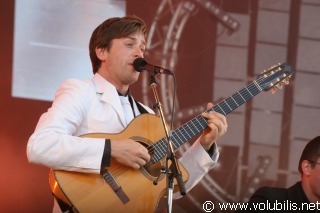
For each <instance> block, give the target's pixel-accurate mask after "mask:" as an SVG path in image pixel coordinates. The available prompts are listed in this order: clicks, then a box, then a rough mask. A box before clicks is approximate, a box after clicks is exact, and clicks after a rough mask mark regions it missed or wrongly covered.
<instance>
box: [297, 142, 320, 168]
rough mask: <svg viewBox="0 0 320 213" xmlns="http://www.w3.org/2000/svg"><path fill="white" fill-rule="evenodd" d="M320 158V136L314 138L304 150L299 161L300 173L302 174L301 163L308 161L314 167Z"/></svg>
mask: <svg viewBox="0 0 320 213" xmlns="http://www.w3.org/2000/svg"><path fill="white" fill-rule="evenodd" d="M319 158H320V136H317V137H315V138H313V139H312V140H311V141H309V142H308V144H307V145H306V147H305V148H304V150H303V152H302V154H301V157H300V160H299V172H300V173H301V174H302V169H301V163H302V161H304V160H307V161H309V162H310V163H311V165H312V166H313V167H314V166H315V162H316V161H317V160H318V159H319Z"/></svg>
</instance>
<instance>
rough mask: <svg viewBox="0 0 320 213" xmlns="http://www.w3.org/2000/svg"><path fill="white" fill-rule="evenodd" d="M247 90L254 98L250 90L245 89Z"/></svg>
mask: <svg viewBox="0 0 320 213" xmlns="http://www.w3.org/2000/svg"><path fill="white" fill-rule="evenodd" d="M245 88H246V90H247V91H248V92H249V93H250V95H251V96H252V97H253V95H252V94H251V92H250V90H248V88H247V87H245Z"/></svg>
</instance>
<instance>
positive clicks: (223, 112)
mask: <svg viewBox="0 0 320 213" xmlns="http://www.w3.org/2000/svg"><path fill="white" fill-rule="evenodd" d="M216 106H218V107H219V108H220V109H221V111H222V113H221V114H224V115H226V114H227V113H225V111H223V109H222V108H221V106H220V104H217V105H216Z"/></svg>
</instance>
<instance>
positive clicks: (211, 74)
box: [0, 0, 320, 212]
mask: <svg viewBox="0 0 320 213" xmlns="http://www.w3.org/2000/svg"><path fill="white" fill-rule="evenodd" d="M32 2H33V3H34V2H36V1H32ZM55 2H56V3H57V5H56V6H61V4H63V3H66V2H68V1H63V0H59V1H55ZM70 2H72V3H73V4H74V5H72V4H71V3H70ZM119 2H120V3H119ZM137 2H139V3H137ZM199 2H200V3H199ZM201 2H205V3H206V4H205V5H206V6H203V5H202V4H201ZM96 4H101V5H104V6H105V7H110V5H120V6H124V7H125V11H126V13H128V14H136V15H138V16H140V17H142V18H143V19H145V21H146V22H147V23H148V25H149V26H151V25H154V26H156V32H154V33H153V34H151V38H152V39H151V40H149V45H150V48H149V51H148V52H147V54H146V58H147V59H148V61H150V62H152V63H154V64H158V65H162V66H165V67H168V68H170V69H172V70H173V71H174V72H175V73H176V77H177V86H178V90H177V101H178V106H177V114H176V117H175V125H176V126H179V125H181V124H182V123H184V122H186V121H188V120H190V119H191V118H192V117H194V116H195V115H197V114H198V113H199V112H201V111H203V110H204V107H205V104H206V102H208V101H213V102H218V101H220V100H222V99H224V98H227V97H229V96H230V95H232V94H233V93H234V92H236V91H237V90H239V89H241V88H242V87H243V86H245V85H246V84H248V83H249V82H251V81H252V80H254V79H255V78H256V76H257V75H258V74H259V73H260V72H262V71H263V70H264V69H266V68H268V67H270V66H271V65H273V64H276V63H278V62H288V63H289V64H291V65H292V66H293V67H294V68H295V74H294V76H293V78H292V79H291V81H290V84H289V85H287V86H285V88H283V89H282V90H277V91H276V93H275V94H271V93H264V92H263V93H261V94H259V95H258V96H257V97H254V98H253V99H252V100H251V101H248V102H247V103H246V104H245V105H243V106H241V107H239V108H238V109H237V110H235V111H234V112H232V113H231V114H230V115H228V116H227V117H228V123H229V129H228V133H227V135H226V136H225V137H224V138H223V139H222V140H221V141H219V147H220V151H221V158H220V160H219V163H218V165H217V166H216V167H215V168H214V169H213V170H212V171H210V172H209V173H208V174H207V175H206V177H205V178H204V180H203V181H201V183H200V184H198V185H197V186H196V187H195V188H194V189H193V190H192V191H191V192H189V193H188V194H187V196H185V197H184V198H182V199H180V200H177V201H175V202H174V212H203V210H202V204H203V202H204V201H206V200H210V201H212V202H217V203H218V202H228V201H241V202H242V201H245V200H246V199H247V198H248V197H249V196H250V194H251V193H252V192H253V191H254V190H255V189H256V188H257V187H259V186H262V185H269V186H278V187H287V186H290V185H292V184H293V183H295V182H296V181H298V180H299V178H300V175H299V173H298V171H297V164H298V160H299V156H300V153H301V151H302V149H303V147H304V145H305V144H306V142H307V141H308V140H310V139H311V138H313V137H315V136H317V135H319V130H320V128H319V127H320V93H319V92H318V91H319V90H320V84H319V81H318V80H320V65H319V63H318V61H319V55H320V30H319V29H320V22H319V21H318V20H319V19H320V2H319V1H317V0H239V1H232V0H216V1H210V0H208V1H197V0H190V1H183V0H171V1H170V0H163V1H160V0H141V1H133V0H128V1H105V2H104V1H89V0H87V1H85V0H79V1H77V0H74V1H69V4H68V6H69V8H68V7H67V8H63V10H61V11H60V13H59V10H58V9H59V7H54V6H55V3H52V5H53V6H52V7H49V6H48V5H47V6H46V7H41V8H39V10H41V11H39V14H41V19H40V17H39V18H38V19H37V16H35V17H34V21H36V22H39V23H42V22H41V21H42V20H43V21H44V24H43V25H39V29H42V28H43V27H47V28H48V29H51V27H52V25H47V26H45V23H46V22H45V21H47V20H51V21H53V22H52V23H55V22H54V19H53V18H52V17H51V16H52V11H54V12H55V13H54V15H55V16H57V17H59V16H64V17H65V16H66V13H67V14H69V15H70V17H71V18H82V22H81V23H82V24H83V26H84V27H86V26H88V25H87V24H88V23H93V22H94V21H92V18H93V17H92V16H90V14H84V15H83V16H81V15H82V14H78V13H77V14H72V13H68V11H69V10H71V11H74V9H75V7H77V8H79V7H81V5H82V6H86V8H96ZM160 5H162V6H163V11H160V13H157V11H158V10H159V8H160ZM20 9H23V8H20ZM215 9H219V12H220V14H221V13H222V12H223V14H225V15H227V16H228V17H230V18H231V17H232V20H234V21H235V22H236V23H238V24H239V27H238V28H235V29H232V28H228V27H227V26H226V23H224V22H223V20H220V19H219V16H218V15H217V14H215V13H214V11H216V10H215ZM14 11H15V1H13V0H12V1H11V0H0V65H1V68H0V71H1V72H0V73H1V77H0V118H1V123H0V127H1V128H0V162H1V172H0V174H1V175H0V184H1V185H0V187H1V192H2V193H1V195H0V200H1V202H0V210H1V211H2V212H51V210H52V204H53V200H52V195H51V192H50V190H49V186H48V172H49V169H48V168H45V167H42V166H38V165H33V164H29V163H28V161H27V157H26V144H27V141H28V138H29V136H30V135H31V134H32V132H33V131H34V128H35V126H36V123H37V121H38V119H39V117H40V115H41V114H42V113H43V112H45V111H46V110H47V109H48V108H49V107H50V105H51V100H50V96H49V97H47V96H46V97H41V95H42V94H43V93H42V91H41V90H40V91H33V92H36V93H38V94H37V95H38V96H36V97H34V96H32V94H31V92H30V91H25V90H24V89H23V88H25V87H24V86H26V85H27V86H28V85H30V82H29V80H25V81H23V79H22V81H21V74H17V73H15V72H14V71H16V69H15V68H16V67H15V66H16V65H14V64H15V63H14V62H19V61H25V62H28V60H34V62H35V63H34V64H33V66H34V67H30V68H29V67H25V72H27V74H28V75H26V76H27V77H30V75H31V76H33V78H32V79H33V80H34V79H35V80H36V82H41V81H44V80H45V82H49V84H51V83H52V85H51V86H53V87H56V86H57V85H56V84H59V83H61V80H62V79H60V78H55V77H51V75H50V74H52V73H49V72H48V68H52V67H53V68H54V67H55V66H58V65H59V68H62V67H64V66H65V67H66V68H68V69H70V68H71V67H72V65H73V64H75V67H76V68H78V69H80V68H82V66H80V65H79V63H84V65H83V66H84V67H85V66H87V65H88V63H87V62H86V61H83V60H88V58H89V57H88V58H87V59H83V60H82V59H81V60H79V61H77V60H76V59H74V58H66V59H65V58H61V55H60V54H65V53H66V52H65V51H64V49H65V50H66V51H68V50H70V48H69V49H68V48H61V51H59V52H56V53H55V54H54V53H51V54H52V55H50V56H49V59H50V58H51V60H48V61H43V60H42V57H40V56H39V55H30V53H29V52H25V53H24V54H21V55H18V56H19V57H17V55H15V50H17V51H23V50H25V49H24V48H28V46H15V45H14V44H15V27H16V26H17V25H15V15H17V14H15V13H14ZM112 11H114V10H112ZM40 12H41V13H40ZM91 13H92V14H96V15H97V14H98V15H99V17H100V18H102V19H103V18H104V17H103V14H104V11H103V10H99V11H98V10H97V12H96V13H95V11H94V10H93V11H91ZM29 15H30V16H31V15H32V14H29ZM109 15H110V13H108V14H106V17H108V16H109ZM174 17H175V18H174ZM58 21H60V22H61V20H57V22H58ZM75 21H77V20H75ZM60 22H58V23H60ZM22 24H26V26H25V27H26V29H28V26H29V25H28V24H34V22H32V23H27V22H26V23H22ZM170 27H172V28H170ZM71 29H73V28H71ZM51 30H52V29H51ZM53 30H54V31H55V32H57V34H61V35H63V34H64V33H69V31H67V30H69V28H68V26H60V27H56V28H54V29H53ZM85 30H89V27H87V28H85ZM170 30H171V31H170ZM179 30H180V31H179ZM86 33H87V35H90V33H91V31H90V32H86ZM50 36H51V35H48V37H47V38H48V39H49V38H51V37H50ZM45 38H46V37H45ZM71 38H72V36H71ZM84 38H85V36H84V35H83V36H75V39H74V40H64V39H63V36H62V37H61V38H60V39H61V40H60V41H61V42H62V44H63V45H64V46H65V47H70V46H73V45H74V43H73V42H78V43H80V44H82V43H83V44H84V45H87V42H88V40H83V39H84ZM26 39H28V38H26ZM68 39H70V37H69V38H68ZM78 43H77V44H78ZM31 44H35V43H31ZM37 44H38V43H37ZM173 44H174V45H173ZM63 45H62V46H63ZM165 45H167V46H165ZM59 47H61V46H59ZM166 48H167V49H166ZM71 51H75V52H80V54H83V55H85V53H84V52H83V51H82V49H71ZM45 56H46V55H43V57H45ZM29 58H30V59H29ZM59 58H60V59H61V60H62V62H61V63H60V62H59V61H57V59H59ZM58 63H60V64H58ZM89 65H90V64H89ZM33 68H34V69H33ZM39 68H40V70H42V72H40V73H34V72H35V71H36V70H37V69H39ZM89 68H90V67H89ZM56 69H58V68H56ZM53 71H54V70H53ZM56 71H57V72H58V71H61V70H56ZM84 71H86V72H87V74H85V75H88V76H90V74H91V70H84ZM70 72H71V73H69V74H70V75H71V76H72V77H77V78H83V77H84V76H83V74H81V75H80V74H79V76H78V75H77V71H76V70H70ZM48 76H50V77H48ZM53 76H55V75H53ZM16 79H20V81H15V80H16ZM146 82H147V77H146V76H145V75H142V76H141V79H140V81H139V83H138V84H137V85H135V86H134V94H136V96H137V97H139V98H140V99H141V100H143V102H147V103H148V104H152V96H151V94H150V91H149V89H148V85H147V83H146ZM21 83H23V84H21ZM31 86H32V85H31ZM46 86H47V85H46ZM171 86H172V82H171V80H170V79H168V78H165V77H161V78H160V79H159V90H160V93H161V99H162V101H163V104H164V105H165V106H166V114H167V115H169V114H170V100H169V99H170V95H171V93H170V91H169V90H170V88H171ZM17 88H20V89H21V90H20V92H21V91H22V93H19V92H15V91H17V90H16V89H17ZM53 89H54V90H55V89H56V88H53ZM50 92H52V91H49V93H50ZM28 95H30V97H28ZM33 97H34V98H33ZM191 143H192V142H191ZM183 149H184V147H182V149H181V150H179V152H180V151H183ZM261 168H263V170H262V171H261V170H259V169H261ZM257 178H258V179H257ZM254 179H256V180H258V181H257V182H255V181H253V180H254Z"/></svg>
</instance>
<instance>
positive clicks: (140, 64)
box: [132, 58, 148, 72]
mask: <svg viewBox="0 0 320 213" xmlns="http://www.w3.org/2000/svg"><path fill="white" fill-rule="evenodd" d="M147 64H148V63H147V61H146V60H144V59H143V58H136V59H135V60H134V61H133V64H132V65H133V67H134V69H135V70H136V71H138V72H142V71H143V70H145V68H144V66H146V65H147Z"/></svg>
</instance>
